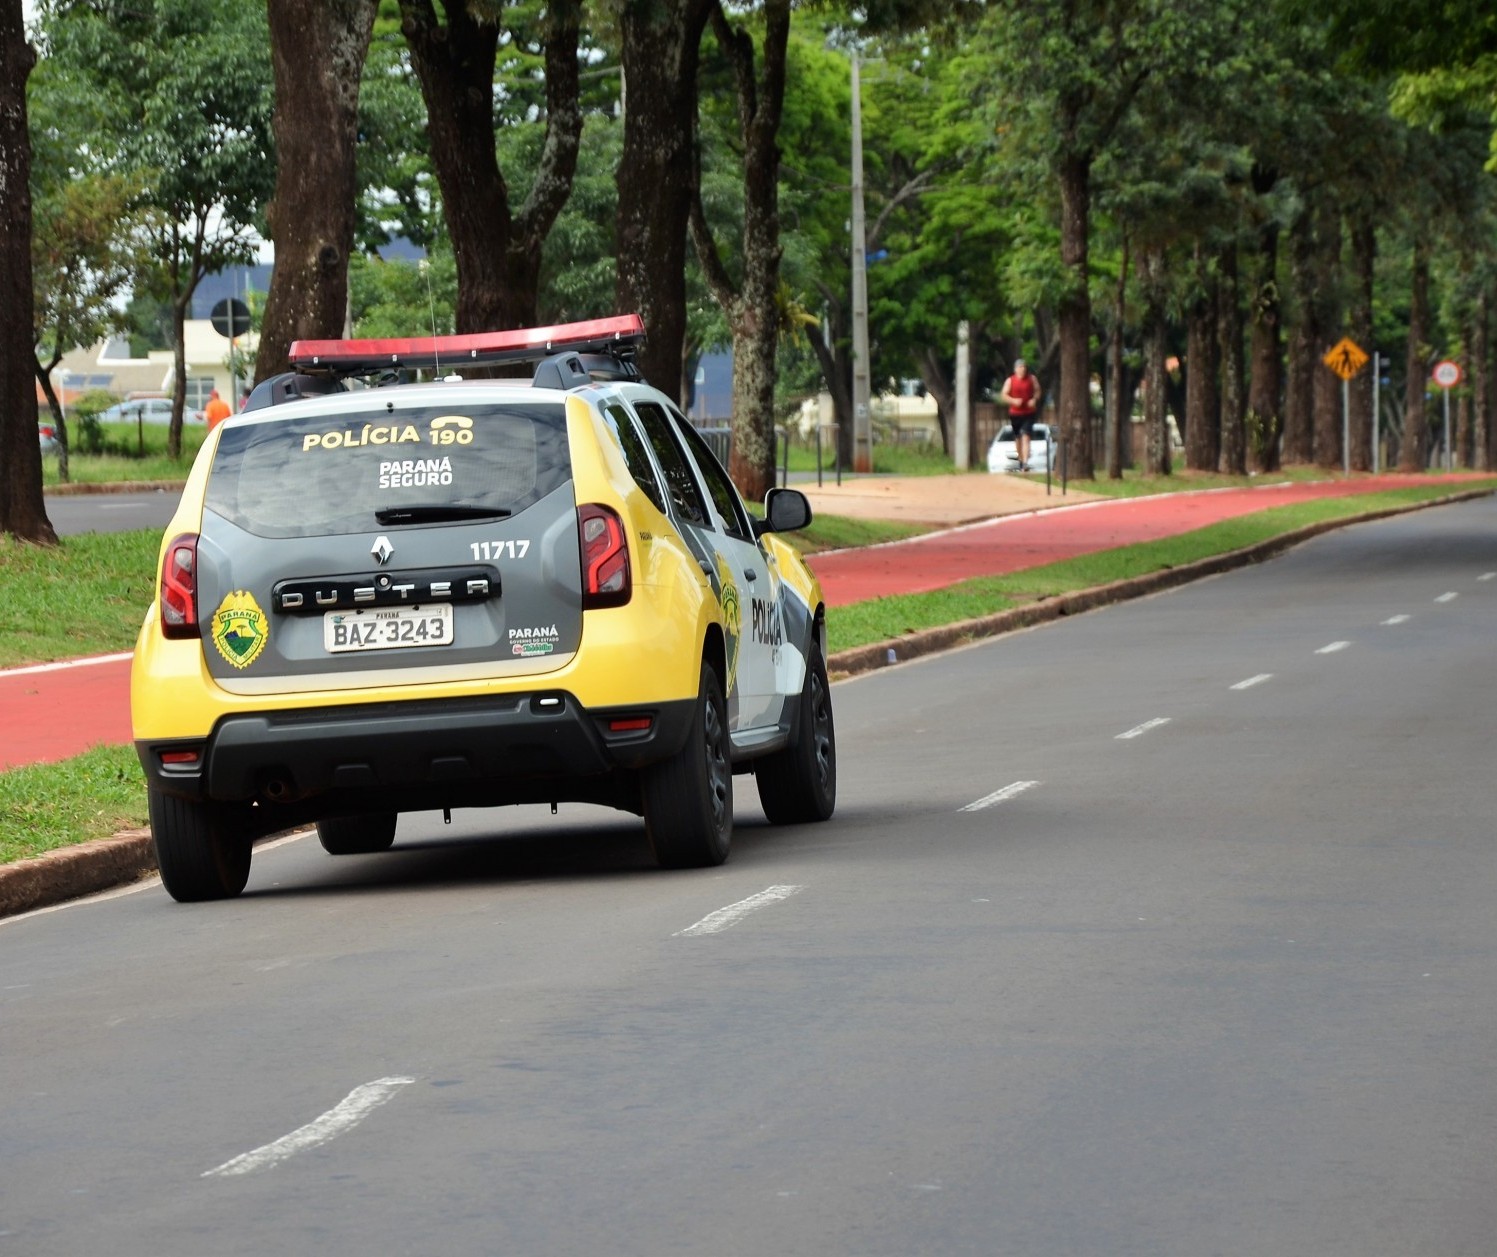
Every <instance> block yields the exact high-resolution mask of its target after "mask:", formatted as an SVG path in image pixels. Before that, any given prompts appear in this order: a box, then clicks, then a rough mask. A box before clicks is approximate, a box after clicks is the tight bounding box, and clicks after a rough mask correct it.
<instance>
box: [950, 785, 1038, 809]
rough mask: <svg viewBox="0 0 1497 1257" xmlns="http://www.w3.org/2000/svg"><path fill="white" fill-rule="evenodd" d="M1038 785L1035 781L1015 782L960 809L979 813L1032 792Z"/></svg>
mask: <svg viewBox="0 0 1497 1257" xmlns="http://www.w3.org/2000/svg"><path fill="white" fill-rule="evenodd" d="M1039 784H1040V783H1039V782H1037V781H1016V782H1014V783H1013V785H1011V786H1004V787H1003V789H1002V790H994V791H993V793H992V794H985V795H983V797H982V798H980V799H978V800H977V802H975V803H969V804H967V806H966V807H964V808H961V809H960V810H961V811H963V812H980V811H982V810H983V808H985V807H992V806H993V805H994V804H995V803H1002V802H1003V801H1004V800H1006V799H1012V798H1013V797H1014V796H1015V795H1020V794H1023V793H1024V791H1026V790H1032V789H1034V787H1035V786H1037V785H1039Z"/></svg>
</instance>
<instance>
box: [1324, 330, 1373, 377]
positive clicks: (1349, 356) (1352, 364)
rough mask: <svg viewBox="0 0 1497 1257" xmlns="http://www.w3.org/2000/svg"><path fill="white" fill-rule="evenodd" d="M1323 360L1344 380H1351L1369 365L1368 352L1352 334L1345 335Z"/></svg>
mask: <svg viewBox="0 0 1497 1257" xmlns="http://www.w3.org/2000/svg"><path fill="white" fill-rule="evenodd" d="M1321 361H1322V362H1324V363H1325V364H1326V366H1328V367H1330V369H1331V370H1332V371H1334V372H1335V373H1336V374H1337V375H1339V376H1340V377H1341V378H1342V379H1343V380H1349V379H1351V377H1352V376H1354V375H1356V373H1357V372H1358V371H1360V370H1361V369H1362V368H1363V367H1365V366H1366V365H1367V352H1366V350H1364V349H1363V348H1362V346H1360V345H1359V344H1357V342H1356V341H1354V340H1352V338H1351V337H1350V336H1343V337H1342V338H1341V339H1340V341H1338V342H1337V343H1336V344H1335V346H1333V347H1332V349H1331V351H1330V353H1328V354H1326V356H1325V357H1324V358H1322V359H1321Z"/></svg>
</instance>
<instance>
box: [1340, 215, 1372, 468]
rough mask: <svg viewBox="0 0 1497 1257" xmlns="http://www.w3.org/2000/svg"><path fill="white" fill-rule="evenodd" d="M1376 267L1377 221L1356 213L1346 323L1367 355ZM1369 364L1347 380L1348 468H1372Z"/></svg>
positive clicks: (1352, 336)
mask: <svg viewBox="0 0 1497 1257" xmlns="http://www.w3.org/2000/svg"><path fill="white" fill-rule="evenodd" d="M1376 270H1377V223H1376V221H1375V220H1374V218H1373V216H1372V215H1371V214H1369V213H1362V214H1359V215H1358V216H1357V217H1356V218H1355V219H1354V220H1353V221H1352V224H1351V274H1352V281H1353V283H1352V298H1351V309H1350V311H1349V312H1348V318H1347V324H1348V327H1349V329H1350V335H1351V338H1352V340H1354V341H1356V343H1357V344H1358V345H1359V346H1360V347H1361V349H1362V351H1363V352H1364V353H1366V354H1367V355H1368V357H1369V358H1370V357H1371V355H1372V351H1373V349H1374V348H1375V347H1376V341H1375V333H1374V332H1373V330H1372V297H1373V293H1374V291H1375V283H1376ZM1375 369H1376V367H1375V365H1374V364H1372V363H1369V364H1368V365H1367V366H1366V367H1364V368H1363V369H1362V370H1361V371H1359V372H1357V374H1356V375H1354V376H1353V377H1352V380H1351V390H1350V391H1351V417H1350V428H1351V451H1350V458H1351V469H1352V470H1353V471H1371V470H1372V395H1373V388H1372V375H1373V371H1374V370H1375Z"/></svg>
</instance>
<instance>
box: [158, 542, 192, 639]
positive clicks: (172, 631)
mask: <svg viewBox="0 0 1497 1257" xmlns="http://www.w3.org/2000/svg"><path fill="white" fill-rule="evenodd" d="M161 632H162V635H163V636H165V637H201V636H202V632H201V631H200V630H199V628H198V535H197V533H195V532H185V533H183V534H182V535H181V536H180V537H174V538H173V539H172V543H171V545H169V546H167V547H166V557H165V558H164V559H163V560H162V562H161Z"/></svg>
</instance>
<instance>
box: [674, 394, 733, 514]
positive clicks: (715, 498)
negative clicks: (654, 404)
mask: <svg viewBox="0 0 1497 1257" xmlns="http://www.w3.org/2000/svg"><path fill="white" fill-rule="evenodd" d="M671 414H672V415H673V416H674V418H675V420H676V428H677V430H678V431H679V432H680V433H681V436H682V438H683V439H684V440H685V442H686V444H687V447H688V448H689V449H690V450H691V454H692V457H693V458H695V459H696V460H697V466H698V467H700V468H701V469H702V475H703V476H704V477H705V478H706V481H707V491H708V492H709V493H711V494H712V504H713V505H714V506H716V507H717V513H718V514H719V515H720V516H722V521H723V525H724V527H725V528H726V529H727V531H728V535H729V536H731V537H737V538H738V539H739V540H740V541H752V540H753V539H754V532H753V529H752V528H751V527H750V526H749V521H748V514H747V513H746V512H745V511H744V509H743V502H742V501H741V500H740V499H739V497H738V491H737V490H736V489H735V488H733V482H732V481H731V480H730V479H729V478H728V473H727V472H726V471H724V470H723V465H722V464H721V463H720V462H718V461H717V455H715V454H714V453H713V452H712V447H711V446H709V445H708V444H707V442H706V441H704V440H702V437H701V434H700V433H699V432H698V431H697V430H696V429H695V428H693V427H692V426H691V424H689V423H688V422H687V421H686V420H685V419H683V418H682V417H681V416H680V415H678V414H676V413H675V412H674V411H672V412H671Z"/></svg>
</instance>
